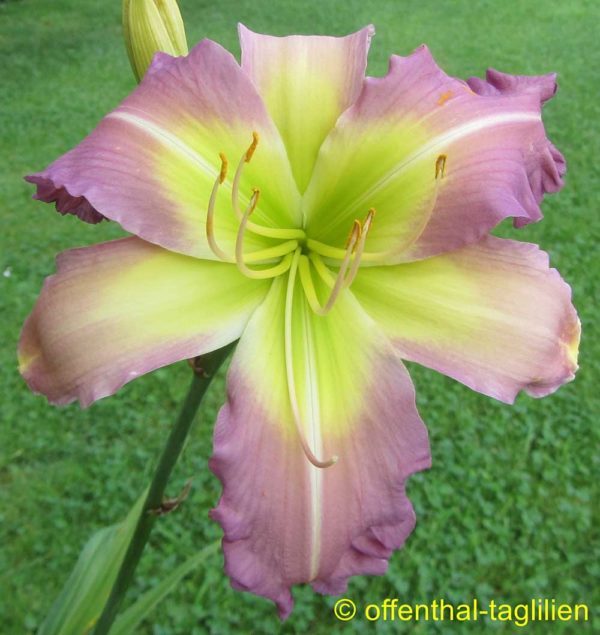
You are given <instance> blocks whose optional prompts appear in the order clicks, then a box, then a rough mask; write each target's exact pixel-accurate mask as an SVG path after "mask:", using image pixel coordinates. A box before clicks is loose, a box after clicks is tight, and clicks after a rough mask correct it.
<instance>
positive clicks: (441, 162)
mask: <svg viewBox="0 0 600 635" xmlns="http://www.w3.org/2000/svg"><path fill="white" fill-rule="evenodd" d="M447 159H448V156H447V155H445V154H440V155H439V157H438V158H437V159H436V160H435V178H436V179H440V178H442V179H443V178H444V177H445V176H446V160H447Z"/></svg>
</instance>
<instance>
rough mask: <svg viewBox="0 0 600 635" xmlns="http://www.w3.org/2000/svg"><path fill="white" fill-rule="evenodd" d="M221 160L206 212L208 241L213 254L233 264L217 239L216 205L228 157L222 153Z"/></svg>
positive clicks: (225, 173)
mask: <svg viewBox="0 0 600 635" xmlns="http://www.w3.org/2000/svg"><path fill="white" fill-rule="evenodd" d="M219 157H220V159H221V170H220V172H219V174H218V176H217V178H216V179H215V182H214V185H213V187H212V190H211V193H210V199H209V201H208V210H207V211H206V239H207V240H208V245H209V247H210V248H211V250H212V252H213V253H214V254H215V256H217V258H220V259H221V260H224V261H225V262H231V258H230V257H229V256H228V255H227V254H226V253H225V252H224V251H223V250H222V249H221V248H220V247H219V245H217V241H216V238H215V224H214V223H215V203H216V201H217V192H218V191H219V186H220V185H221V183H223V181H224V180H225V178H226V177H227V157H226V156H225V155H224V154H223V153H222V152H221V153H220V154H219Z"/></svg>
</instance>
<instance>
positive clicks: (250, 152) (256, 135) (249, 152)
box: [244, 131, 260, 163]
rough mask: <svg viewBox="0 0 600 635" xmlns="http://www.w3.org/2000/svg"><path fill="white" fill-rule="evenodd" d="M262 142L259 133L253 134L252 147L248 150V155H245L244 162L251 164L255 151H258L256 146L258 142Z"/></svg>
mask: <svg viewBox="0 0 600 635" xmlns="http://www.w3.org/2000/svg"><path fill="white" fill-rule="evenodd" d="M259 140H260V137H259V136H258V132H256V131H255V132H253V133H252V143H251V144H250V147H249V148H248V149H247V150H246V154H245V155H244V161H245V162H246V163H249V162H250V159H251V158H252V155H253V154H254V151H255V150H256V146H257V145H258V142H259Z"/></svg>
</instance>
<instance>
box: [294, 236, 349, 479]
mask: <svg viewBox="0 0 600 635" xmlns="http://www.w3.org/2000/svg"><path fill="white" fill-rule="evenodd" d="M301 258H302V255H301V250H300V248H298V249H296V251H295V252H294V254H293V257H292V263H291V266H290V274H289V277H288V283H287V290H286V296H285V368H286V375H287V383H288V393H289V397H290V405H291V407H292V415H293V419H294V425H295V427H296V431H297V433H298V437H299V439H300V445H301V446H302V451H303V452H304V455H305V456H306V458H307V459H308V460H309V461H310V462H311V463H312V464H313V465H314V466H315V467H318V468H327V467H331V466H332V465H334V464H335V463H337V461H338V456H337V455H334V456H332V457H331V458H329V459H327V460H326V461H320V460H319V459H318V458H317V457H316V456H315V454H314V452H313V451H312V450H311V448H310V446H309V445H308V441H307V440H306V436H305V435H304V429H303V425H302V416H301V413H300V407H299V406H298V396H297V392H296V381H295V378H294V364H293V346H292V321H293V320H292V307H293V303H294V289H295V286H296V274H297V272H298V265H299V262H300V259H301Z"/></svg>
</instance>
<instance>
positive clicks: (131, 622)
mask: <svg viewBox="0 0 600 635" xmlns="http://www.w3.org/2000/svg"><path fill="white" fill-rule="evenodd" d="M220 544H221V541H217V542H215V543H213V544H212V545H209V546H208V547H205V548H204V549H202V551H199V552H198V553H195V554H194V555H193V556H191V557H190V558H188V559H187V560H186V561H185V562H183V563H182V564H180V565H179V566H178V567H176V568H175V569H173V571H171V573H169V575H167V576H166V577H165V578H164V579H163V580H161V581H160V582H159V583H158V584H157V585H156V586H154V587H152V588H151V589H150V590H149V591H147V592H146V593H144V594H143V595H142V596H141V597H140V598H138V599H137V600H136V602H135V603H134V604H132V605H131V606H130V607H129V608H128V609H127V610H126V611H124V612H123V613H122V614H121V615H119V617H118V618H117V620H116V622H115V624H114V626H113V627H112V629H111V631H110V635H128V634H129V633H133V631H134V629H135V628H136V626H138V624H139V623H140V622H141V621H142V620H143V619H145V618H146V617H147V616H148V615H149V614H150V612H151V611H152V610H153V609H154V608H155V607H156V605H157V604H158V603H159V602H160V601H161V600H163V599H164V598H165V597H166V596H167V595H168V594H169V593H170V592H171V591H172V590H173V589H174V588H175V587H176V586H177V584H178V583H179V582H180V581H181V580H182V579H183V578H184V577H185V576H186V575H187V574H188V573H190V572H191V571H193V570H194V569H195V568H196V567H197V566H199V565H200V564H201V563H202V562H204V560H206V559H207V558H209V557H210V556H212V555H213V554H214V553H216V552H217V550H218V548H219V545H220Z"/></svg>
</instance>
